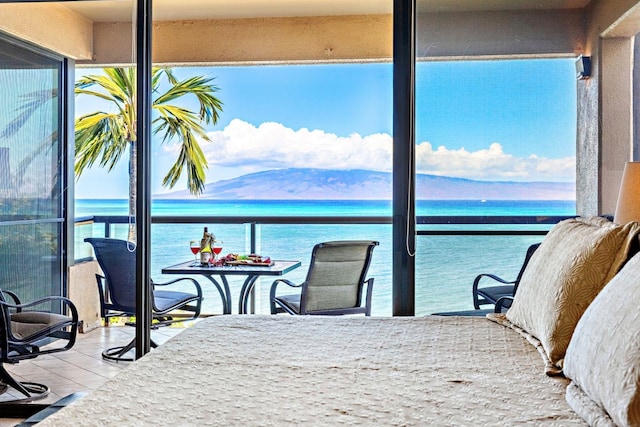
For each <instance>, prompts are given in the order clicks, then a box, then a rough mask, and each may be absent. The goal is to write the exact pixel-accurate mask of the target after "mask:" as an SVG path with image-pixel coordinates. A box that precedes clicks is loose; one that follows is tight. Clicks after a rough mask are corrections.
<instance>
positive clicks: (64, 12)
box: [0, 3, 93, 59]
mask: <svg viewBox="0 0 640 427" xmlns="http://www.w3.org/2000/svg"><path fill="white" fill-rule="evenodd" d="M0 31H4V32H6V33H8V34H11V35H13V36H15V37H18V38H20V39H23V40H26V41H29V42H31V43H33V44H35V45H38V46H41V47H43V48H46V49H48V50H51V51H53V52H58V53H60V54H62V55H63V56H66V57H69V58H74V59H90V58H91V55H92V51H93V23H92V22H91V21H89V20H88V19H86V18H84V17H82V16H80V15H78V14H76V13H74V12H71V11H70V10H69V9H67V8H65V7H63V6H62V5H59V4H53V3H51V4H45V3H20V4H17V3H0Z"/></svg>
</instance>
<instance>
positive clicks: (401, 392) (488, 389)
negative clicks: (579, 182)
mask: <svg viewBox="0 0 640 427" xmlns="http://www.w3.org/2000/svg"><path fill="white" fill-rule="evenodd" d="M507 354H508V355H509V356H508V359H506V355H507ZM507 360H508V361H507ZM178 361H179V362H178ZM567 383H568V382H567V381H566V380H565V379H563V378H553V377H548V376H545V375H544V374H543V373H542V366H541V361H540V355H539V354H538V352H537V351H536V350H535V348H534V347H533V346H531V345H530V344H528V343H527V342H526V340H524V339H523V338H521V337H520V336H519V335H518V334H516V333H514V332H513V331H512V330H510V329H507V328H504V327H502V326H500V325H498V324H495V323H493V322H490V321H488V320H487V319H483V318H463V317H436V316H431V317H424V318H361V317H357V318H356V317H350V318H342V317H341V318H336V317H333V318H331V317H315V316H314V317H309V316H304V317H284V316H273V317H271V316H240V315H235V316H219V317H215V318H210V319H207V320H204V321H201V322H199V323H198V324H196V325H195V326H194V327H192V328H188V329H186V330H185V331H184V332H182V333H180V334H179V335H178V336H176V337H174V338H172V339H171V340H170V341H169V342H167V343H165V344H163V345H162V346H160V347H159V348H157V349H155V350H153V351H152V352H151V354H149V355H147V356H145V357H144V358H142V359H140V360H138V361H136V362H135V363H134V364H133V365H132V366H131V367H130V368H128V369H127V370H125V371H124V372H122V373H121V374H119V375H118V376H117V377H116V378H114V379H112V380H111V381H109V382H108V383H107V384H106V385H105V386H103V387H102V388H101V389H99V390H97V391H95V392H93V393H92V394H90V395H89V396H87V397H85V398H83V399H82V400H80V401H79V402H77V403H76V404H73V405H71V406H69V407H67V408H65V409H64V410H62V411H60V412H59V413H57V414H54V415H53V416H51V417H49V418H47V419H46V420H45V422H44V423H43V425H52V426H57V425H70V424H71V423H73V424H78V425H96V426H101V425H138V424H146V425H176V426H177V425H283V424H284V425H297V424H299V425H318V424H324V425H349V424H355V425H358V424H364V425H367V424H369V425H370V424H376V425H389V426H391V425H445V424H446V425H498V424H503V425H513V424H515V423H517V424H522V425H527V424H529V425H541V424H545V425H550V426H553V425H558V426H566V425H584V422H583V421H582V420H581V419H580V418H579V417H577V416H576V415H575V414H574V413H573V412H572V411H571V409H570V408H569V407H568V406H567V404H566V402H565V400H564V392H565V388H566V386H567Z"/></svg>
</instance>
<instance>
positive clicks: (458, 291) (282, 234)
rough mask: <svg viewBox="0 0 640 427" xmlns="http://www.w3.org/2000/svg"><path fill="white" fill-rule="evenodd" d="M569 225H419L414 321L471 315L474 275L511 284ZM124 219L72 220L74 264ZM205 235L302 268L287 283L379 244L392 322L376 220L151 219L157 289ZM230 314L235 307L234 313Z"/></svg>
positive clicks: (514, 221)
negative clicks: (356, 245) (349, 248)
mask: <svg viewBox="0 0 640 427" xmlns="http://www.w3.org/2000/svg"><path fill="white" fill-rule="evenodd" d="M564 218H566V217H559V216H549V217H540V216H528V217H482V216H479V217H469V216H467V217H435V216H421V217H418V218H417V226H416V228H417V232H416V234H417V239H416V241H417V247H416V253H415V257H416V260H415V263H416V275H415V277H416V315H425V314H429V313H433V312H442V311H454V310H468V309H472V308H473V305H472V298H471V284H472V282H473V279H474V277H475V276H476V275H477V274H479V273H486V272H490V273H494V274H497V275H500V276H502V277H505V278H509V279H513V278H515V275H516V274H517V272H518V270H519V269H520V266H521V265H522V260H523V258H524V254H525V252H526V248H527V247H528V246H529V245H530V244H532V243H535V242H538V241H540V240H541V239H542V236H543V235H544V234H546V232H547V231H548V230H549V228H550V227H551V226H552V225H553V224H555V223H556V222H558V221H560V220H562V219H564ZM128 221H129V219H128V217H126V216H92V217H85V218H79V219H77V220H76V230H75V231H76V239H75V254H76V256H75V258H76V260H77V261H81V260H83V259H90V258H91V257H92V252H91V247H90V245H89V244H87V243H85V242H84V238H86V237H90V236H95V237H101V236H108V237H117V238H123V239H124V238H126V236H127V232H128V228H129V225H128ZM204 226H207V227H209V231H212V232H213V233H214V234H215V235H216V237H217V239H218V240H221V241H222V242H223V245H222V246H223V250H222V253H223V254H226V253H249V252H256V253H260V254H263V255H268V256H270V257H271V258H272V259H293V260H299V261H301V263H302V265H301V267H300V268H298V269H296V270H294V271H292V272H289V273H288V274H287V275H286V278H287V279H289V280H292V281H294V282H301V281H303V280H304V278H305V275H306V272H307V269H308V266H309V261H310V257H311V249H312V248H313V245H314V244H316V243H318V242H322V241H329V240H346V239H365V240H377V241H379V242H380V246H379V247H377V248H376V249H375V250H374V254H373V258H372V262H371V266H370V269H369V274H368V276H369V277H374V278H375V285H374V291H373V309H372V314H373V315H374V316H390V315H391V314H392V312H391V310H392V309H391V307H392V280H391V275H392V226H391V218H390V217H387V216H384V217H383V216H381V217H353V216H349V217H326V216H322V217H309V216H305V217H275V216H247V217H237V216H234V217H174V216H154V217H153V218H152V226H151V236H152V238H151V253H152V260H151V275H152V277H153V279H154V280H156V281H163V280H170V279H172V278H174V277H175V276H174V277H172V276H163V275H162V274H161V269H162V268H164V267H167V266H170V265H174V264H177V263H180V262H184V261H188V260H190V259H192V258H193V254H192V253H191V251H190V250H189V241H190V240H193V239H199V238H200V236H201V235H202V230H203V227H204ZM242 280H243V279H242V278H235V277H230V278H229V281H230V285H231V291H232V296H233V300H234V301H237V297H238V293H239V290H240V287H241V285H242ZM272 280H273V279H268V278H267V279H265V278H263V279H260V280H259V281H258V282H257V283H256V288H255V289H256V290H255V294H254V312H255V313H259V314H267V313H269V301H268V295H269V289H270V286H271V283H272ZM200 282H201V284H202V285H203V290H204V292H205V301H204V311H205V312H206V313H212V314H213V313H221V312H222V306H221V304H220V298H219V297H218V296H217V291H216V289H215V288H214V287H213V286H211V285H210V284H209V282H208V281H207V280H200ZM234 311H235V306H234Z"/></svg>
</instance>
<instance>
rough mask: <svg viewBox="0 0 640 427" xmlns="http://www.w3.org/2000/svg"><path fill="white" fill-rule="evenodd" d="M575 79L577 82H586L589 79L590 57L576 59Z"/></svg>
mask: <svg viewBox="0 0 640 427" xmlns="http://www.w3.org/2000/svg"><path fill="white" fill-rule="evenodd" d="M576 77H577V78H578V80H586V79H588V78H589V77H591V57H590V56H582V55H580V56H579V57H578V60H577V61H576Z"/></svg>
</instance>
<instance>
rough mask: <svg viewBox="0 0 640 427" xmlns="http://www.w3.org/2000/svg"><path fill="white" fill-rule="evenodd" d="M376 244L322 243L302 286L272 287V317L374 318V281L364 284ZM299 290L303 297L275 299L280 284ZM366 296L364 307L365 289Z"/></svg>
mask: <svg viewBox="0 0 640 427" xmlns="http://www.w3.org/2000/svg"><path fill="white" fill-rule="evenodd" d="M377 245H378V242H375V241H359V240H352V241H349V240H345V241H335V242H325V243H319V244H317V245H315V246H314V248H313V251H312V253H311V263H310V265H309V271H308V272H307V278H306V280H305V281H304V282H302V283H300V284H294V283H292V282H291V281H289V280H287V279H277V280H275V281H274V282H273V284H272V285H271V292H270V298H269V301H270V305H271V314H276V313H282V312H286V313H289V314H322V315H342V314H362V313H364V315H365V316H370V315H371V291H372V290H373V278H369V279H368V280H365V277H366V274H367V270H368V268H369V264H370V263H371V255H372V252H373V248H374V247H376V246H377ZM281 283H284V284H285V285H288V286H290V287H294V288H300V290H301V291H300V293H297V294H293V295H276V290H277V287H278V285H279V284H281ZM365 284H366V285H367V296H366V299H365V304H364V306H361V302H362V296H363V295H362V293H363V288H364V285H365Z"/></svg>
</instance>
